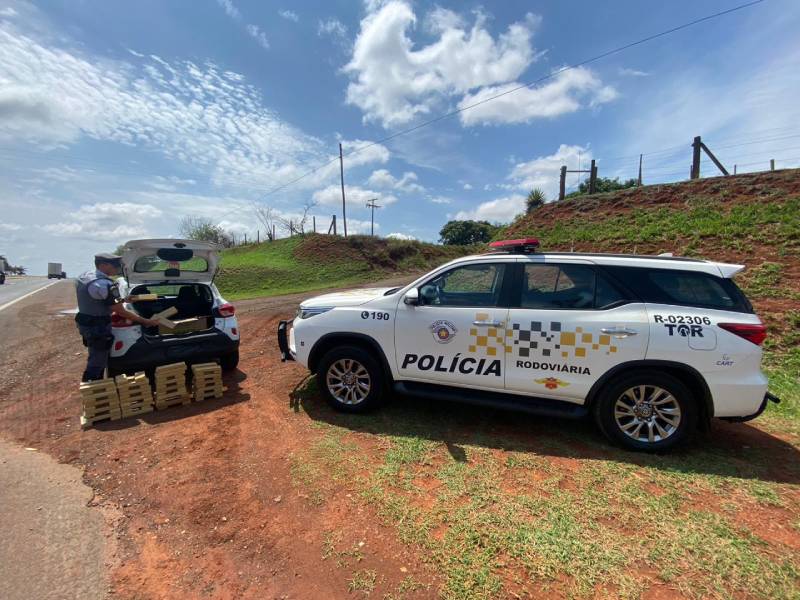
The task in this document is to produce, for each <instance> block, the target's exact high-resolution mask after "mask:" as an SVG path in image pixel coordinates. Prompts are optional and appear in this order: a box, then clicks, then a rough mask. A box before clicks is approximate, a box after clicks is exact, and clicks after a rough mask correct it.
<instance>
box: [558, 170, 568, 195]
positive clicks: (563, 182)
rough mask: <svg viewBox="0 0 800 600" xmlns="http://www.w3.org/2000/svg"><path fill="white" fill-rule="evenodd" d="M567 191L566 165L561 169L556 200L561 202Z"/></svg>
mask: <svg viewBox="0 0 800 600" xmlns="http://www.w3.org/2000/svg"><path fill="white" fill-rule="evenodd" d="M566 191H567V165H563V166H562V167H561V179H560V180H559V183H558V199H559V200H563V199H564V195H565V193H566Z"/></svg>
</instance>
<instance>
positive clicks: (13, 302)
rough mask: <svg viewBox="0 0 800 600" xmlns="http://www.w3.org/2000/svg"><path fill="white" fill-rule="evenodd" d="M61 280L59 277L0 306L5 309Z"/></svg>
mask: <svg viewBox="0 0 800 600" xmlns="http://www.w3.org/2000/svg"><path fill="white" fill-rule="evenodd" d="M60 281H61V280H60V279H59V280H58V281H53V282H52V283H48V284H47V285H44V286H42V287H40V288H37V289H35V290H33V291H32V292H28V293H27V294H24V295H22V296H20V297H19V298H15V299H14V300H12V301H11V302H6V303H5V304H3V306H0V310H3V309H5V308H8V307H9V306H11V305H12V304H16V303H17V302H19V301H20V300H25V298H27V297H28V296H33V295H34V294H35V293H36V292H41V291H42V290H46V289H47V288H49V287H50V286H51V285H55V284H57V283H60Z"/></svg>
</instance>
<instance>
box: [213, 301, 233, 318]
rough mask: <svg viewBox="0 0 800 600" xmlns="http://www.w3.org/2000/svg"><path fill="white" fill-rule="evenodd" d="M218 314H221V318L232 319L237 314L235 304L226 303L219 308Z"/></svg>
mask: <svg viewBox="0 0 800 600" xmlns="http://www.w3.org/2000/svg"><path fill="white" fill-rule="evenodd" d="M217 312H218V313H219V316H220V317H232V316H233V315H235V314H236V307H234V306H233V304H230V303H228V302H226V303H225V304H221V305H220V306H219V308H217Z"/></svg>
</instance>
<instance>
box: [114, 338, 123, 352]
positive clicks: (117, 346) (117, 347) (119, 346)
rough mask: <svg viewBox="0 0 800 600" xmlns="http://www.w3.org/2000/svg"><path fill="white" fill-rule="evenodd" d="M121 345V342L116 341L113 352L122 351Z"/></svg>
mask: <svg viewBox="0 0 800 600" xmlns="http://www.w3.org/2000/svg"><path fill="white" fill-rule="evenodd" d="M123 345H124V344H123V343H122V341H121V340H117V341H116V342H114V350H122V346H123Z"/></svg>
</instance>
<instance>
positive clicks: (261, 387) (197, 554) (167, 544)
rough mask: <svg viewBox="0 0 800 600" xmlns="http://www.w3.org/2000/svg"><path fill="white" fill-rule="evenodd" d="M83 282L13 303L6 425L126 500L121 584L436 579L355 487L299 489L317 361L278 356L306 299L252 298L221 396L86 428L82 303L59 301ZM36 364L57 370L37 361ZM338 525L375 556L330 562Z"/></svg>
mask: <svg viewBox="0 0 800 600" xmlns="http://www.w3.org/2000/svg"><path fill="white" fill-rule="evenodd" d="M73 294H74V292H73V291H72V286H70V285H69V284H66V283H64V284H59V285H56V286H53V287H52V288H50V289H48V290H45V291H43V292H40V293H39V294H37V295H35V296H33V297H32V298H30V299H29V300H28V301H25V302H23V303H20V304H19V305H16V306H15V307H12V308H13V309H15V310H16V313H17V314H16V315H14V316H15V317H17V318H11V315H7V314H6V313H7V312H11V309H9V310H7V311H5V312H4V313H3V315H2V317H3V319H2V320H3V323H2V324H3V325H4V326H6V327H4V329H3V331H4V336H5V340H4V344H3V348H2V350H0V364H3V365H4V368H3V370H2V374H0V390H1V391H0V432H2V433H3V435H4V436H6V437H8V438H10V439H13V440H15V441H18V442H20V443H22V444H24V445H26V446H32V447H36V448H37V449H41V450H43V451H45V452H48V453H50V454H52V455H54V456H55V457H57V458H58V459H59V460H60V461H63V462H68V463H73V464H76V465H78V466H81V467H83V468H84V469H85V480H86V482H87V483H88V484H89V485H91V486H92V487H93V488H94V489H95V490H96V498H95V503H97V504H105V503H111V504H113V505H116V506H118V507H119V509H120V510H121V511H122V513H123V515H124V518H123V519H122V523H121V524H120V525H119V527H118V529H117V531H116V532H115V534H116V536H117V537H118V538H119V542H118V543H119V553H118V556H116V557H115V559H116V563H117V565H118V567H117V569H116V570H115V572H114V574H113V582H114V592H115V595H116V596H118V597H122V598H162V597H170V598H198V597H204V598H223V599H224V598H259V599H261V598H345V597H350V593H349V591H348V580H349V578H350V577H352V573H353V572H354V571H356V570H362V569H366V570H374V571H376V572H377V573H379V574H380V576H381V577H380V578H379V580H378V586H377V587H376V591H378V590H383V591H387V592H388V591H391V590H392V589H395V588H396V587H397V585H398V584H399V583H400V582H401V581H402V580H403V579H404V578H405V577H407V576H408V575H412V576H413V577H414V578H415V579H416V580H418V581H422V582H426V583H435V581H436V576H435V574H434V573H433V572H431V570H430V567H428V566H427V565H425V564H424V563H423V562H422V561H421V560H420V559H419V557H416V556H414V554H413V553H412V552H411V550H410V549H409V548H408V547H406V546H404V545H403V544H401V543H400V542H399V541H397V539H396V537H395V535H394V532H393V531H392V530H391V529H388V528H387V527H385V526H382V525H380V524H379V520H378V519H377V518H376V517H375V516H374V515H372V514H369V513H368V511H366V510H364V509H363V508H361V507H360V506H359V504H358V503H357V502H356V501H355V500H354V499H353V498H352V495H351V497H348V492H347V490H346V489H345V488H344V487H341V486H340V487H341V489H337V491H336V493H335V496H334V497H332V498H328V499H327V501H326V502H325V503H324V504H323V505H321V506H316V505H314V504H312V503H311V502H310V501H309V499H308V497H307V496H306V495H305V494H303V493H302V491H301V490H298V489H297V488H295V487H293V484H292V480H291V473H290V459H291V457H292V453H293V451H295V450H297V449H298V448H302V447H303V445H304V444H305V443H307V442H308V440H309V439H310V435H311V434H312V431H310V428H309V427H308V423H307V420H306V419H304V418H300V417H299V416H298V413H295V412H293V411H292V410H290V409H289V397H288V394H289V392H290V391H291V390H292V389H293V388H294V387H295V386H296V385H297V384H298V383H299V382H300V381H301V380H302V379H303V378H304V377H305V373H304V372H303V370H302V369H301V368H300V367H297V366H294V365H284V364H281V363H280V360H279V355H278V352H277V348H276V346H275V342H274V340H275V335H274V332H275V330H276V327H277V321H278V318H279V316H285V315H286V314H291V312H292V311H293V309H294V307H296V305H297V302H298V300H297V297H292V298H291V299H289V300H283V303H281V304H279V305H277V306H275V304H274V302H269V301H268V302H261V303H254V302H250V303H247V302H243V303H241V309H242V310H241V311H240V312H241V316H240V323H241V329H242V331H243V332H244V334H245V335H244V339H243V346H242V352H241V355H242V362H241V371H239V372H237V373H235V374H233V375H231V376H227V377H226V378H225V379H226V381H225V383H226V385H227V387H228V391H227V392H226V393H225V396H224V397H223V398H221V399H218V400H212V401H206V402H203V403H198V404H193V405H190V406H186V407H175V408H171V409H169V410H167V411H163V412H157V413H152V414H151V415H148V416H146V417H144V418H142V419H128V420H123V421H115V422H109V423H106V424H98V426H97V428H96V429H90V430H87V431H81V429H80V427H79V424H78V418H77V417H78V412H79V400H78V396H77V378H78V374H79V373H80V372H81V371H82V369H83V361H84V360H85V357H84V355H83V348H82V346H81V345H80V341H79V338H78V336H77V332H76V330H75V326H74V323H73V322H72V318H71V315H62V314H59V313H58V310H60V309H66V308H71V306H72V304H73V298H72V296H73ZM17 307H19V308H17ZM248 311H252V312H248ZM26 332H27V333H26ZM23 334H25V336H24V337H23ZM36 365H46V368H45V369H42V371H43V372H42V373H37V368H36ZM331 530H336V531H337V535H339V536H340V540H341V542H340V543H339V545H338V546H337V548H338V549H340V550H341V549H346V548H349V547H353V546H358V545H359V543H360V542H363V543H364V544H363V546H362V547H361V548H360V549H361V552H362V553H363V558H362V559H361V560H359V561H358V562H357V563H356V562H355V560H354V561H353V563H352V564H350V565H346V567H347V568H340V567H339V566H337V564H336V561H335V560H332V559H328V560H322V548H323V541H324V539H325V534H326V532H328V531H331ZM401 568H402V569H403V570H401ZM434 589H435V588H434ZM428 594H429V592H428V591H425V590H422V591H417V592H415V593H410V594H406V596H405V597H407V598H415V597H416V598H423V597H427V596H428Z"/></svg>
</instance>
